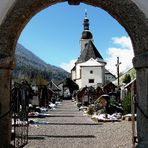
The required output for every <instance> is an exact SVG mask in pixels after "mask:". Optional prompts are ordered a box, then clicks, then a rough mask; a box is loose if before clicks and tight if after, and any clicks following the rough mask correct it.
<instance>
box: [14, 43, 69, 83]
mask: <svg viewBox="0 0 148 148" xmlns="http://www.w3.org/2000/svg"><path fill="white" fill-rule="evenodd" d="M15 53H16V68H15V70H13V79H14V80H18V81H19V80H21V79H26V80H28V81H32V82H34V83H39V81H42V82H43V81H45V82H47V81H50V80H51V79H52V80H56V81H61V80H63V79H65V78H66V77H69V76H70V74H69V73H68V72H66V71H65V70H63V69H61V68H59V67H56V66H53V65H50V64H47V63H45V62H44V61H43V60H41V59H40V58H39V57H37V56H36V55H35V54H33V53H32V52H31V51H29V50H28V49H26V48H25V47H23V46H22V45H21V44H19V43H18V44H17V46H16V52H15Z"/></svg>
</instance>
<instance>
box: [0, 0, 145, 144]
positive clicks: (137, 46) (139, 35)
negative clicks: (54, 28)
mask: <svg viewBox="0 0 148 148" xmlns="http://www.w3.org/2000/svg"><path fill="white" fill-rule="evenodd" d="M59 2H62V1H54V2H47V1H38V2H35V1H29V0H28V1H26V3H25V4H24V2H18V1H16V2H15V5H13V7H12V8H11V11H10V12H9V14H8V15H7V17H6V18H5V19H4V21H3V23H2V24H1V29H0V34H1V35H2V36H3V37H2V39H1V41H0V43H1V44H0V45H1V54H2V64H1V68H3V69H5V70H4V71H3V72H4V73H7V74H8V75H7V77H6V79H4V78H3V79H2V82H3V84H6V86H7V88H3V86H2V89H1V91H2V92H6V94H7V93H8V92H9V91H10V87H9V86H8V83H9V81H10V79H9V78H10V77H9V70H7V69H9V68H12V67H13V64H14V50H15V45H16V42H17V39H18V37H19V35H20V33H21V31H22V29H23V28H24V26H25V24H26V23H27V22H28V21H29V20H30V19H31V17H32V16H33V15H34V14H36V13H37V12H39V11H40V10H42V9H44V8H45V7H47V6H49V5H52V4H55V3H59ZM83 2H85V3H87V4H90V5H93V6H97V7H101V8H103V9H104V10H106V11H108V12H109V13H110V14H111V15H112V16H113V17H114V18H116V19H117V20H118V21H119V22H120V23H121V24H122V25H123V26H124V28H126V30H127V32H128V34H129V35H130V37H131V39H132V43H133V47H134V53H135V55H136V58H134V64H135V67H136V68H143V67H145V66H146V65H147V64H146V62H145V61H143V60H142V59H143V57H145V52H146V51H147V42H146V41H147V19H146V17H145V15H144V14H143V13H142V12H141V10H140V9H139V8H138V7H137V6H136V5H135V3H134V2H132V1H129V0H127V1H124V2H123V1H122V0H121V1H119V3H118V2H116V1H112V2H110V1H108V0H106V1H103V2H102V1H97V2H96V1H87V0H86V1H83ZM69 3H70V4H79V2H78V3H75V2H74V1H72V0H69ZM135 10H136V11H135ZM127 14H130V15H127ZM8 25H9V26H10V27H7V26H8ZM6 32H7V33H6ZM141 53H144V54H141ZM139 54H141V55H140V56H139ZM137 59H140V60H142V62H140V61H139V60H137ZM139 63H141V65H140V64H139ZM4 73H2V77H3V75H4ZM140 73H142V74H144V71H140V70H139V73H138V76H139V77H138V82H140V78H141V77H140ZM142 80H144V79H142ZM143 82H144V81H143ZM138 84H139V83H138ZM140 84H141V83H140ZM140 84H139V85H138V87H139V88H140V89H141V87H142V85H140ZM146 85H147V84H146ZM140 89H139V90H140ZM7 91H8V92H7ZM144 94H146V93H144ZM144 94H141V92H140V91H139V95H140V96H143V95H144ZM145 96H146V95H145ZM2 97H3V96H2ZM141 98H145V97H141ZM4 100H6V102H1V106H2V109H1V110H2V113H5V112H6V111H7V110H8V109H9V105H8V104H9V102H10V100H9V93H8V94H7V95H5V97H4ZM145 101H146V99H145V100H144V102H145ZM141 104H143V102H141ZM139 115H140V116H139V117H141V118H142V117H143V116H142V114H141V113H139ZM139 119H140V118H139ZM141 121H143V120H139V123H141V124H144V123H145V122H146V121H145V120H144V121H145V122H141ZM5 123H9V117H7V118H6V120H5V121H4V124H3V125H5ZM7 125H8V124H6V126H7ZM8 131H10V127H9V125H8V126H7V127H6V132H7V133H6V132H5V131H2V132H1V133H5V134H6V135H8V136H7V137H6V138H2V139H3V140H4V141H3V140H2V142H4V144H5V145H6V144H8V143H9V140H10V135H9V132H8ZM146 132H147V130H146V129H145V128H143V130H142V132H141V130H139V133H140V136H141V137H142V139H143V138H144V137H145V133H146ZM5 134H3V135H5ZM2 137H3V136H2ZM144 139H145V138H144ZM5 142H6V143H5ZM2 144H3V143H2Z"/></svg>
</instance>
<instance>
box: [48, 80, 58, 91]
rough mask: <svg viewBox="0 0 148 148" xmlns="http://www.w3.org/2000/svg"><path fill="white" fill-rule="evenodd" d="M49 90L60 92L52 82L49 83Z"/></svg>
mask: <svg viewBox="0 0 148 148" xmlns="http://www.w3.org/2000/svg"><path fill="white" fill-rule="evenodd" d="M49 88H50V89H52V90H53V91H61V89H60V88H59V87H58V86H57V85H56V84H55V83H54V82H53V81H50V82H49Z"/></svg>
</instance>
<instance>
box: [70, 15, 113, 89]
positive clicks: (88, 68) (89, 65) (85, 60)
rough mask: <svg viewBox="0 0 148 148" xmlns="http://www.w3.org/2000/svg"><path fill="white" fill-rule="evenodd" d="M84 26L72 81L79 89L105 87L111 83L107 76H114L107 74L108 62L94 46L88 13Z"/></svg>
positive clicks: (72, 72) (72, 71)
mask: <svg viewBox="0 0 148 148" xmlns="http://www.w3.org/2000/svg"><path fill="white" fill-rule="evenodd" d="M83 26H84V30H83V32H82V35H81V39H80V48H81V52H80V56H79V57H78V59H77V61H76V63H75V66H74V67H73V69H72V70H71V74H72V80H73V81H75V82H76V83H77V84H78V85H79V88H83V87H85V86H88V87H89V86H94V87H96V86H103V85H104V84H105V83H106V82H107V81H111V80H110V79H108V78H110V76H106V74H107V75H109V74H110V75H111V76H113V75H112V74H111V73H106V71H107V70H106V69H105V65H106V62H105V61H104V59H103V57H102V56H101V54H100V53H99V51H98V50H97V48H96V47H95V45H94V40H93V35H92V33H91V32H90V30H89V19H88V17H87V13H85V18H84V23H83ZM113 79H115V77H114V78H113Z"/></svg>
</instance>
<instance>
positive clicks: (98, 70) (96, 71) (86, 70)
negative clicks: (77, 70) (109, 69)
mask: <svg viewBox="0 0 148 148" xmlns="http://www.w3.org/2000/svg"><path fill="white" fill-rule="evenodd" d="M91 70H92V71H93V73H92V74H90V71H91ZM82 76H83V77H82V79H81V81H82V87H85V86H86V85H87V86H92V85H96V84H97V83H104V75H103V72H102V67H82ZM89 79H94V83H89V81H88V80H89Z"/></svg>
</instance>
